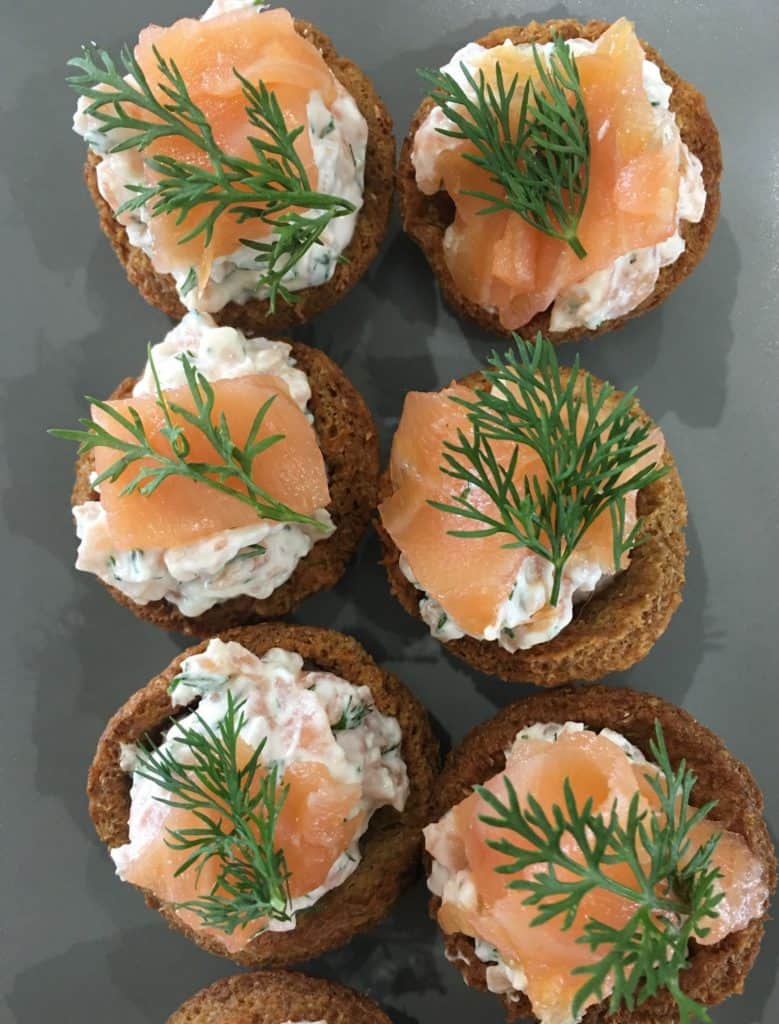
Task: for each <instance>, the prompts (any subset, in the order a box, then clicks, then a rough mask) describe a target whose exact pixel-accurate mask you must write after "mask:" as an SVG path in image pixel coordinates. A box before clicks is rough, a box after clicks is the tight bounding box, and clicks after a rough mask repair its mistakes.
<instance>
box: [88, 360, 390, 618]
mask: <svg viewBox="0 0 779 1024" xmlns="http://www.w3.org/2000/svg"><path fill="white" fill-rule="evenodd" d="M289 344H291V345H292V357H293V358H294V359H295V361H296V364H297V366H298V367H299V369H301V370H303V372H304V373H305V374H306V375H307V376H308V379H309V383H310V385H311V400H310V402H309V408H310V409H311V412H312V414H313V416H314V429H315V431H316V435H317V439H318V441H319V446H320V448H321V449H322V454H323V456H324V460H325V466H326V468H327V475H328V484H329V487H330V505H329V506H328V509H329V511H330V513H331V515H332V517H333V522H334V523H335V526H336V530H335V533H333V534H332V536H330V537H328V538H326V539H325V540H321V541H318V542H317V543H316V544H315V545H314V547H313V548H312V549H311V551H310V552H309V553H308V555H306V557H305V558H303V559H301V561H300V562H299V563H298V565H297V567H296V569H295V571H294V573H293V574H292V576H291V577H290V578H289V579H288V580H287V582H286V583H283V584H282V585H281V586H280V587H278V588H277V589H276V590H274V591H273V593H272V594H271V595H270V596H269V597H266V598H264V599H263V600H257V599H255V598H253V597H234V598H231V599H229V600H227V601H223V602H222V603H221V604H217V605H214V607H213V608H210V609H209V610H208V611H206V612H203V614H202V615H197V616H187V615H183V614H182V613H181V612H180V611H179V610H178V608H176V606H175V605H173V604H170V603H169V602H168V601H164V600H162V601H151V602H149V603H148V604H137V603H136V602H135V601H133V600H132V599H131V598H129V597H127V595H126V594H123V593H121V592H120V591H119V590H116V589H115V588H114V587H109V586H107V585H106V584H104V586H106V587H107V589H108V591H109V592H110V594H111V596H112V597H113V598H114V599H115V600H116V601H118V602H119V603H120V604H123V605H124V606H125V607H126V608H129V609H130V611H132V612H133V613H134V614H135V615H137V616H138V618H140V619H144V620H145V621H146V622H151V623H153V624H154V625H155V626H161V627H162V628H163V629H170V630H175V631H176V632H178V633H186V634H188V635H191V636H210V635H212V634H213V633H218V632H220V631H221V630H224V629H230V628H232V627H234V626H240V625H247V624H248V623H251V622H259V621H261V620H263V619H273V618H280V617H281V616H283V615H287V614H288V613H289V612H291V611H292V610H293V609H294V608H296V607H297V606H298V605H299V604H300V602H301V601H303V600H304V599H305V598H307V597H310V596H311V595H312V594H315V593H317V591H320V590H324V589H326V588H328V587H332V586H333V585H334V584H335V583H336V582H337V581H338V580H339V579H340V577H341V576H342V575H343V573H344V570H345V569H346V565H347V563H348V561H349V559H350V558H351V557H352V555H353V554H354V552H355V550H356V548H357V545H358V544H359V542H360V540H361V538H362V536H363V534H364V533H365V530H366V528H367V526H368V523H369V522H370V517H371V512H372V511H373V509H374V508H375V507H376V488H377V478H378V475H379V446H378V437H377V435H376V428H375V426H374V423H373V419H372V418H371V414H370V412H369V411H368V407H367V406H366V404H365V402H364V400H363V398H362V396H361V395H360V393H359V392H358V391H357V390H356V389H355V387H354V386H353V385H352V383H351V382H350V381H349V379H348V378H347V377H346V375H345V374H344V373H343V371H342V370H341V369H340V368H339V367H338V366H336V364H335V363H334V362H333V361H332V360H331V359H330V358H329V357H328V356H326V355H325V354H324V353H323V352H321V351H319V350H318V349H313V348H310V347H309V346H308V345H303V344H300V343H299V342H289ZM134 385H135V380H134V379H132V378H128V379H127V380H125V381H123V382H122V383H121V384H120V385H119V387H118V388H117V389H116V390H115V391H114V392H113V394H112V395H111V399H118V398H126V397H128V396H129V395H131V394H132V389H133V386H134ZM93 464H94V459H93V456H92V455H91V454H87V455H82V456H81V457H80V458H79V459H78V460H77V462H76V482H75V486H74V488H73V495H72V503H73V505H79V504H81V503H82V502H85V501H90V500H92V501H95V500H97V499H98V497H99V495H97V494H96V493H95V492H94V491H93V489H92V484H91V483H90V479H89V477H90V473H91V472H92V469H93Z"/></svg>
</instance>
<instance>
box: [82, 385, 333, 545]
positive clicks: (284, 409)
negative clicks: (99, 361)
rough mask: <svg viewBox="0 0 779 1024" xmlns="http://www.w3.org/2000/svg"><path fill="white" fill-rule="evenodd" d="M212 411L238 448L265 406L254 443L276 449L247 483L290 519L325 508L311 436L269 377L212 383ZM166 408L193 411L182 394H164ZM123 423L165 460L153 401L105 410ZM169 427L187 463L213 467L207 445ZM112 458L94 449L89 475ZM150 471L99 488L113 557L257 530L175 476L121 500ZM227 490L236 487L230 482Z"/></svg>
mask: <svg viewBox="0 0 779 1024" xmlns="http://www.w3.org/2000/svg"><path fill="white" fill-rule="evenodd" d="M211 386H212V388H213V390H214V396H215V403H214V412H213V417H212V418H214V419H216V420H217V421H218V419H219V417H220V416H221V415H222V414H224V416H225V418H226V420H227V424H228V427H229V430H230V436H231V437H232V439H233V440H234V441H235V443H236V444H238V445H239V446H243V445H244V444H245V442H246V439H247V438H248V436H249V432H250V430H251V428H252V424H253V422H254V419H255V417H256V416H257V413H258V411H259V410H260V409H261V408H262V406H263V405H264V404H265V403H266V402H267V401H268V400H272V401H271V405H270V406H269V408H268V411H267V413H266V415H265V418H264V420H263V425H262V428H261V430H260V433H259V438H258V439H260V440H261V439H263V438H266V437H272V436H277V435H281V436H282V437H283V440H280V441H277V442H276V443H275V444H273V445H271V446H270V447H268V448H267V449H265V451H263V452H261V453H260V454H259V455H258V456H257V457H256V458H255V460H254V464H253V467H252V479H253V480H254V481H255V483H257V484H258V485H259V486H261V487H262V488H263V489H264V490H266V491H267V492H268V493H269V494H270V495H271V496H272V497H273V498H275V499H276V500H278V501H280V502H283V503H284V504H285V505H288V506H289V507H290V508H292V509H293V510H294V511H295V512H300V513H302V514H303V515H312V514H313V513H314V512H315V511H316V510H317V509H319V508H324V507H326V506H327V504H328V502H329V500H330V498H329V491H328V485H327V472H326V469H325V464H324V459H323V457H322V452H321V450H320V448H319V445H318V442H317V438H316V434H315V432H314V428H313V427H312V425H311V424H310V423H309V421H308V420H307V419H306V416H305V414H304V413H303V412H302V411H301V409H300V408H299V406H298V405H297V404H296V403H295V402H294V401H293V399H292V398H291V397H290V395H289V392H288V391H287V389H286V386H285V385H284V384H283V382H282V381H280V380H279V379H278V378H277V377H271V376H264V375H255V376H250V377H238V378H234V379H230V380H217V381H215V382H213V383H212V385H211ZM165 399H166V401H167V402H168V403H172V404H176V405H180V406H182V407H183V408H185V409H188V410H190V411H194V408H195V405H194V400H193V397H192V394H191V392H190V390H189V388H188V387H184V388H174V389H172V390H170V391H165ZM108 404H109V405H110V406H111V408H112V409H114V410H116V411H117V412H118V413H119V414H121V415H122V416H124V417H128V416H129V412H130V410H131V409H134V410H135V411H136V412H137V414H138V416H140V419H141V422H142V424H143V426H144V428H145V431H146V435H147V437H148V439H149V443H150V444H151V447H152V448H153V449H154V450H155V451H158V452H160V453H162V454H166V455H170V451H171V449H170V443H169V441H168V439H167V438H166V437H165V435H164V434H163V433H162V431H163V429H164V428H165V426H166V422H165V417H164V414H163V411H162V409H161V408H160V406H159V404H158V401H157V398H156V397H155V396H144V397H137V398H124V399H119V400H117V401H112V402H109V403H108ZM92 418H93V419H94V420H95V422H96V423H98V424H100V425H101V426H103V427H105V428H106V429H107V430H108V431H109V432H110V433H111V434H112V435H113V436H114V437H117V438H120V439H122V440H124V439H128V440H129V439H130V434H129V432H128V431H127V430H126V429H125V428H124V427H122V426H120V425H119V424H118V423H117V422H116V421H115V420H114V419H112V418H111V417H110V416H109V415H108V414H107V413H106V412H104V411H102V410H101V409H98V408H97V407H95V406H93V407H92ZM172 419H173V422H174V424H175V425H176V426H180V427H181V428H182V429H183V431H184V436H185V437H186V439H187V441H188V442H189V445H190V451H189V454H188V455H187V461H189V462H193V461H199V462H210V463H217V464H218V463H219V462H220V459H219V458H218V456H217V455H216V453H215V451H214V449H213V447H212V445H211V443H210V442H209V441H208V440H207V438H206V437H205V436H204V435H203V434H202V433H201V432H200V431H199V430H196V429H195V428H194V427H192V426H191V425H190V424H188V423H186V422H185V421H184V420H182V418H181V417H178V416H176V415H175V414H173V416H172ZM119 456H120V453H119V452H117V451H115V450H113V449H110V448H104V447H99V448H95V449H94V457H95V471H96V472H97V473H98V474H100V473H102V472H103V471H104V470H105V469H106V468H108V467H109V466H110V465H112V464H113V463H114V462H115V461H116V460H117V458H118V457H119ZM155 465H158V464H157V463H155V462H154V461H153V460H151V459H141V460H139V461H137V462H134V463H133V464H132V465H130V466H128V468H127V469H125V470H124V472H123V473H122V474H121V475H120V476H119V478H118V479H117V480H116V481H114V482H111V481H110V480H104V481H103V482H102V483H101V484H100V503H101V505H102V506H103V508H104V510H105V513H106V517H107V521H108V529H109V533H110V536H111V540H112V543H113V545H114V547H115V548H116V549H117V550H119V551H126V550H131V549H135V548H141V549H143V548H169V547H175V546H179V545H183V544H189V543H192V542H193V541H197V540H202V539H203V538H205V537H210V536H212V535H214V534H215V533H219V532H220V531H222V530H228V529H233V528H236V527H240V526H250V525H252V524H255V523H257V521H258V518H257V512H256V511H255V510H254V509H253V508H252V507H251V506H250V505H248V504H245V503H244V502H242V501H240V500H239V499H237V498H235V497H234V496H232V495H229V494H222V493H220V492H219V491H216V490H214V489H212V488H211V487H209V486H207V485H206V484H203V483H199V482H198V481H196V480H191V479H188V478H187V477H183V476H174V477H168V478H167V479H166V480H164V481H163V482H162V483H161V484H160V485H159V487H158V488H157V489H156V490H155V491H154V492H153V493H152V494H149V495H143V494H140V493H139V491H138V490H136V491H134V492H132V493H131V494H125V495H123V494H122V493H121V492H122V490H123V489H124V488H125V487H126V486H127V484H129V483H130V481H131V480H133V479H134V478H135V476H136V475H137V473H138V471H139V470H140V469H141V468H142V467H143V466H149V467H153V466H155ZM230 485H231V486H240V485H239V484H237V482H236V481H235V479H233V480H231V481H230Z"/></svg>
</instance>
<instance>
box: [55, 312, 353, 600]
mask: <svg viewBox="0 0 779 1024" xmlns="http://www.w3.org/2000/svg"><path fill="white" fill-rule="evenodd" d="M151 351H152V359H153V361H154V366H155V368H156V370H157V372H158V374H159V376H160V383H161V385H162V387H163V388H164V389H169V388H176V387H181V386H182V385H183V384H184V383H185V377H184V369H183V365H182V362H181V359H180V358H179V357H180V355H181V354H182V353H186V354H187V356H188V358H189V359H190V361H191V362H192V364H193V366H195V368H196V369H197V370H199V371H200V372H201V373H202V374H203V376H204V377H206V379H207V380H209V381H215V380H224V379H226V378H235V377H241V376H247V375H250V374H270V375H272V376H274V377H278V378H280V379H281V380H283V381H284V383H285V384H286V385H287V388H288V389H289V392H290V395H291V397H292V398H293V400H294V401H295V402H296V404H297V405H298V406H299V407H300V409H301V410H303V411H307V405H308V401H309V399H310V397H311V388H310V386H309V382H308V378H307V377H306V375H305V373H304V372H303V371H302V370H300V369H299V368H298V367H296V366H295V362H294V359H293V358H292V356H291V347H290V346H289V345H288V344H286V343H285V342H281V341H269V340H267V339H266V338H246V337H245V336H244V335H243V334H242V333H241V332H240V331H238V330H235V329H234V328H232V327H217V325H216V324H215V323H214V321H213V320H212V318H211V317H210V316H209V315H208V314H202V313H195V312H193V313H188V314H187V316H185V317H184V319H183V320H182V321H181V323H180V324H179V325H178V326H177V327H175V328H173V330H171V331H170V332H169V333H168V335H167V336H166V337H165V339H164V341H162V342H160V343H159V344H157V345H155V346H153V348H152V350H151ZM153 393H154V386H153V379H152V375H151V369H150V367H149V365H148V363H147V365H146V367H145V369H144V372H143V374H142V376H141V377H140V379H139V380H138V383H137V384H136V385H135V388H134V389H133V395H134V396H136V397H138V396H143V395H149V394H153ZM73 515H74V517H75V520H76V533H77V535H78V538H79V541H80V543H79V548H78V555H77V558H76V568H77V569H80V570H82V571H83V572H90V573H93V574H94V575H96V576H99V577H100V579H101V580H103V581H104V582H105V583H107V584H109V585H110V586H112V587H115V588H116V589H117V590H119V591H121V593H123V594H125V595H126V596H127V597H129V598H131V600H133V601H134V602H135V603H136V604H148V603H149V602H150V601H159V600H163V599H164V600H166V601H168V602H170V603H171V604H173V605H175V606H176V607H177V608H178V609H179V611H180V612H181V613H182V614H183V615H187V616H196V615H201V614H202V613H203V612H205V611H208V609H209V608H212V607H213V606H214V605H216V604H219V603H220V602H222V601H227V600H229V599H230V598H232V597H237V596H239V595H246V596H249V597H254V598H256V599H257V600H263V599H264V598H266V597H269V596H270V595H271V594H272V593H273V591H274V590H276V589H277V588H278V587H280V586H281V585H282V584H283V583H285V582H286V581H287V580H288V579H289V578H290V576H291V575H292V573H293V572H294V571H295V568H296V566H297V564H298V562H299V561H300V560H301V559H302V558H305V556H306V555H307V554H308V553H309V552H310V551H311V549H312V548H313V546H314V544H316V543H317V542H318V541H320V540H324V539H326V538H327V537H329V536H331V535H332V533H333V531H334V529H335V527H334V525H333V522H332V520H331V518H330V515H329V513H328V512H327V511H326V510H325V509H318V510H317V511H316V513H315V518H316V519H317V520H319V522H321V523H322V524H323V526H324V527H325V529H323V530H319V529H317V528H316V527H313V526H305V525H302V524H299V523H277V522H271V521H269V520H258V521H257V523H256V524H252V525H250V526H243V527H239V528H237V529H230V530H222V531H219V532H218V533H215V534H213V535H212V536H210V537H206V538H204V539H202V540H198V541H195V542H193V543H191V544H185V545H181V546H177V547H171V548H148V549H143V550H141V549H137V548H136V549H133V550H131V551H121V550H117V549H116V548H115V547H114V545H113V542H112V540H111V534H110V530H109V526H108V517H107V516H106V513H105V509H104V508H103V506H102V505H101V503H100V502H99V501H86V502H84V503H83V504H81V505H77V506H76V507H75V508H74V509H73Z"/></svg>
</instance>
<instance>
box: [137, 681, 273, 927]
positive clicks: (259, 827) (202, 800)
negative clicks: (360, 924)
mask: <svg viewBox="0 0 779 1024" xmlns="http://www.w3.org/2000/svg"><path fill="white" fill-rule="evenodd" d="M242 709H243V702H240V703H238V702H236V701H235V699H234V697H233V695H232V694H231V693H230V692H229V691H228V693H227V710H226V712H225V716H224V718H223V719H222V721H221V722H220V723H219V724H218V725H217V726H216V727H215V728H214V727H212V726H211V725H209V724H208V723H207V722H206V721H205V720H204V719H203V718H202V717H201V716H200V715H199V714H197V712H195V717H196V719H197V723H198V727H197V728H182V727H178V728H177V731H176V737H175V738H176V745H177V747H183V748H185V750H186V754H185V755H184V756H183V757H182V759H181V760H179V759H178V758H177V757H176V756H174V754H173V753H171V751H170V750H163V749H162V748H161V747H160V748H157V749H153V748H149V749H146V750H142V751H141V753H140V757H139V762H138V767H137V768H136V770H135V771H136V774H138V775H140V776H141V777H142V778H144V779H149V780H150V781H151V782H154V783H156V785H158V786H159V787H160V788H161V789H163V790H165V792H167V793H169V794H170V796H169V797H156V798H155V799H157V800H159V801H160V803H164V804H167V806H169V807H172V808H174V809H178V810H182V811H189V812H191V813H192V814H194V815H195V816H196V817H197V819H198V821H199V823H200V824H199V826H197V827H192V828H185V829H168V832H167V836H166V839H165V842H166V843H167V845H168V846H169V847H170V848H171V849H172V850H178V851H181V852H182V853H185V854H187V856H186V858H185V859H184V860H183V861H182V863H181V865H180V866H179V867H178V868H177V870H176V875H175V877H178V876H179V875H182V874H184V873H185V872H186V871H191V870H194V871H195V872H196V876H197V878H199V877H200V874H201V872H202V871H203V868H204V867H205V866H206V864H208V862H209V861H211V860H212V859H213V858H216V860H217V863H218V868H219V872H218V875H217V878H216V881H215V882H214V885H213V887H212V888H211V891H210V892H209V893H207V894H206V895H204V896H200V897H198V898H196V899H192V900H187V901H185V902H183V903H179V904H176V909H177V910H189V911H192V912H193V913H195V914H197V916H198V917H199V918H200V921H201V922H202V924H203V925H204V926H207V927H210V928H218V929H219V930H220V931H223V932H225V933H226V934H228V935H231V934H232V933H233V932H234V931H235V929H236V928H242V927H244V926H246V925H251V924H252V923H253V922H256V921H257V920H258V919H262V918H271V919H273V920H276V921H288V920H289V919H290V912H289V905H290V893H289V878H290V875H289V872H288V870H287V866H286V862H285V860H284V852H283V851H282V850H279V849H276V847H275V843H274V832H275V829H276V824H277V822H278V818H279V813H280V812H281V808H282V806H283V804H284V799H285V797H286V794H287V789H288V787H287V786H283V785H280V784H279V778H278V769H277V766H276V765H272V766H270V767H268V768H266V767H265V766H264V765H263V764H262V763H261V761H260V758H261V755H262V751H263V748H264V746H265V742H264V741H263V742H262V743H261V744H260V745H259V746H258V747H257V748H256V749H255V750H254V751H253V753H252V755H251V757H250V758H249V760H248V761H247V762H246V764H245V765H243V767H241V766H240V765H239V762H238V739H239V735H240V732H241V729H242V728H243V726H244V725H245V724H246V718H245V716H244V713H243V710H242Z"/></svg>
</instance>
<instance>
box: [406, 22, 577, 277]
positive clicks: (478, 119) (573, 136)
mask: <svg viewBox="0 0 779 1024" xmlns="http://www.w3.org/2000/svg"><path fill="white" fill-rule="evenodd" d="M533 59H534V61H535V66H536V71H537V73H538V83H536V81H535V80H533V79H530V78H529V79H528V80H527V81H526V82H525V86H524V90H523V92H522V98H521V101H519V102H518V103H517V102H516V100H517V99H518V97H517V88H518V85H519V75H518V74H516V75H514V77H513V78H512V80H511V82H510V83H509V84H508V85H507V84H506V81H505V79H504V77H503V70H502V68H501V66H500V63H499V62H498V63H496V64H495V85H494V86H493V85H491V84H489V83H488V82H487V80H486V77H485V74H484V71H483V70H480V71H479V74H478V78H476V77H474V75H473V73H472V72H471V71H470V70H469V69H468V68H467V67H466V65H465V64H461V65H460V66H461V69H462V73H463V75H464V77H465V80H466V83H467V88H464V87H463V86H462V85H460V84H459V83H458V82H457V81H456V79H455V78H454V77H453V76H452V75H450V74H448V73H445V72H442V71H421V72H420V74H421V75H422V77H423V78H424V79H426V81H428V82H429V83H430V84H431V85H432V86H433V90H432V92H431V94H430V95H431V97H432V99H433V100H434V101H435V103H436V104H437V105H438V106H439V107H440V108H441V110H442V111H443V112H444V114H445V115H446V116H447V118H448V119H449V120H450V121H451V122H452V124H453V125H454V128H438V129H437V130H438V131H439V132H440V134H441V135H446V136H448V137H450V138H453V139H461V140H462V141H464V142H467V143H470V145H472V146H473V147H474V149H475V152H468V153H463V158H464V159H466V160H470V161H471V162H472V163H474V164H476V166H477V167H481V168H482V169H483V170H485V171H486V172H487V174H488V175H489V178H490V181H491V182H492V183H493V184H494V185H496V186H498V191H497V192H496V193H492V192H478V191H465V192H464V195H470V196H475V197H476V198H477V199H483V200H484V201H485V202H486V203H487V204H488V205H487V206H485V208H484V209H483V210H481V211H479V212H480V213H484V214H489V213H494V212H495V211H497V210H510V211H512V212H513V213H517V214H519V216H520V217H522V219H523V220H525V221H527V223H528V224H531V225H532V226H533V227H534V228H538V230H539V231H543V232H544V234H547V235H551V236H552V238H559V239H560V240H561V241H563V242H566V243H567V244H568V245H569V246H570V247H571V249H573V251H574V252H575V253H576V255H577V256H578V257H579V258H580V259H583V258H584V257H585V256H586V255H587V253H586V251H585V249H584V247H583V246H582V244H581V242H580V241H579V238H578V234H577V232H578V229H579V221H580V220H581V216H582V212H583V210H584V204H585V202H586V201H587V190H588V188H589V180H590V132H589V124H588V121H587V111H586V110H585V108H584V102H583V100H582V90H581V83H580V81H579V71H578V68H577V66H576V58H575V57H574V56H573V54H572V53H571V51H570V48H569V47H568V44H567V43H565V42H564V41H563V40H562V39H561V38H560V37H559V36H556V37H555V39H554V44H553V49H552V53H551V54H550V56H549V61H548V65H547V64H546V63H545V62H544V60H543V58H542V56H541V55H540V54H539V52H538V49H537V48H536V46H535V45H534V46H533Z"/></svg>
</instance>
